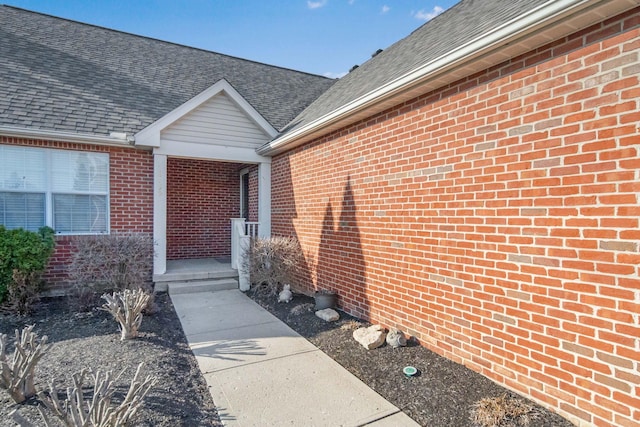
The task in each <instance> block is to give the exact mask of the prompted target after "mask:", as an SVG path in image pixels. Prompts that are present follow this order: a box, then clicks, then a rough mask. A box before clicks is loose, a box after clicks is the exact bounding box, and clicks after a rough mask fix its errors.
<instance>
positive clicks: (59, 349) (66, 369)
mask: <svg viewBox="0 0 640 427" xmlns="http://www.w3.org/2000/svg"><path fill="white" fill-rule="evenodd" d="M102 302H104V301H102ZM98 305H99V304H98ZM156 305H157V312H155V313H153V314H152V315H148V316H145V317H144V319H143V321H142V326H141V328H140V336H139V337H138V338H136V339H133V340H128V341H120V333H119V331H118V324H117V323H116V321H115V320H114V319H113V318H112V317H111V315H110V314H109V313H107V312H105V311H101V310H96V309H94V310H91V311H88V312H78V311H77V310H76V309H74V307H72V306H69V304H68V301H67V300H66V299H64V298H56V299H49V300H46V301H43V302H42V303H41V304H40V305H39V306H38V307H37V308H36V310H35V312H34V315H32V316H28V317H17V316H8V315H0V333H4V334H7V335H8V339H7V343H8V344H10V345H11V346H12V347H13V341H14V330H15V329H16V328H17V329H21V328H22V327H24V326H26V325H32V324H35V327H34V332H36V333H37V334H38V336H39V337H42V336H43V335H46V336H47V337H48V342H49V343H53V346H52V347H51V349H50V350H49V351H48V352H47V353H46V354H45V355H44V356H43V358H42V360H41V361H40V363H39V364H38V365H37V368H36V387H37V388H38V390H48V388H49V387H48V384H49V381H50V379H51V378H57V379H58V380H59V381H58V386H57V388H58V390H59V391H60V392H62V391H63V390H65V389H66V387H67V386H71V384H72V383H71V375H72V374H73V373H75V372H78V371H80V370H81V369H83V368H93V369H96V370H101V371H105V370H112V371H113V373H114V374H117V373H119V372H120V371H121V370H123V369H125V372H124V374H123V375H122V377H121V380H120V381H118V383H117V390H118V392H120V393H126V391H127V390H128V388H129V384H130V382H131V379H132V378H133V375H134V374H135V370H136V368H137V366H138V364H139V363H141V362H143V363H144V367H143V370H142V372H141V373H142V374H144V375H143V376H146V375H153V376H156V377H157V378H158V383H157V385H156V386H155V387H154V388H153V389H152V390H151V391H150V392H149V394H148V395H147V396H146V398H145V400H144V403H143V405H142V407H141V409H140V410H139V412H138V413H137V414H136V416H135V418H134V420H133V422H132V424H133V425H136V426H167V427H169V426H185V427H186V426H221V425H222V424H221V423H220V421H219V418H218V415H217V412H216V410H215V406H214V404H213V401H212V399H211V395H210V394H209V391H208V389H207V385H206V383H205V381H204V379H203V377H202V375H201V373H200V370H199V369H198V365H197V363H196V360H195V357H194V356H193V354H192V353H191V351H190V350H189V347H188V345H187V341H186V338H185V336H184V333H183V332H182V327H181V325H180V321H179V320H178V318H177V316H176V314H175V311H174V309H173V305H172V304H171V300H170V299H169V297H168V296H167V294H159V295H157V296H156ZM12 352H13V350H12V349H11V353H12ZM87 383H89V384H90V381H87ZM91 385H92V384H91ZM63 394H64V393H63ZM117 397H118V395H116V398H117ZM119 398H120V399H121V398H122V394H120V396H119ZM36 405H38V400H37V399H35V398H34V399H31V400H30V401H28V402H26V403H24V404H21V405H17V404H15V403H14V402H13V400H12V399H11V398H10V397H9V394H8V393H7V392H6V391H5V390H3V389H0V426H12V427H13V426H15V423H14V422H12V421H11V420H10V419H9V416H8V414H9V413H10V412H12V411H13V410H14V409H18V411H19V412H20V414H22V415H23V416H24V417H25V418H26V419H28V420H29V421H30V422H31V423H32V424H33V425H35V426H41V425H44V423H43V421H42V419H41V418H40V415H39V413H38V411H37V407H36ZM50 418H51V419H52V420H53V421H55V422H57V421H58V420H57V419H55V418H53V416H51V417H50ZM56 425H57V424H56ZM60 425H62V424H60Z"/></svg>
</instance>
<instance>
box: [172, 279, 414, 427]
mask: <svg viewBox="0 0 640 427" xmlns="http://www.w3.org/2000/svg"><path fill="white" fill-rule="evenodd" d="M171 300H172V301H173V304H174V306H175V309H176V311H177V313H178V316H179V317H180V322H181V323H182V328H183V329H184V332H185V334H186V336H187V340H188V341H189V346H190V347H191V349H192V351H193V353H194V354H195V356H196V359H197V360H198V364H199V366H200V369H201V371H202V373H203V375H204V378H205V380H206V381H207V384H208V385H209V388H210V390H211V395H212V396H213V401H214V403H215V405H216V407H217V408H218V413H219V414H220V418H221V420H222V422H223V423H224V424H225V425H227V426H283V425H292V426H364V425H368V426H376V427H384V426H416V425H418V424H416V423H415V422H414V421H413V420H412V419H411V418H409V417H408V416H407V415H405V414H404V413H403V412H401V411H400V410H399V409H398V408H396V407H395V406H393V405H392V404H391V403H389V402H387V401H386V400H385V399H383V398H382V397H381V396H380V395H379V394H377V393H376V392H374V391H373V390H371V389H370V388H369V387H367V386H366V385H365V384H364V383H363V382H361V381H360V380H359V379H357V378H356V377H355V376H353V375H352V374H351V373H350V372H348V371H347V370H345V369H344V368H343V367H342V366H340V365H339V364H338V363H337V362H335V361H334V360H333V359H331V358H330V357H329V356H327V355H325V354H324V353H323V352H322V351H320V350H318V349H317V348H316V347H315V346H313V345H312V344H311V343H309V342H308V341H307V340H306V339H304V338H303V337H302V336H300V335H298V334H297V333H296V332H295V331H293V330H292V329H291V328H289V327H288V326H287V325H285V324H284V323H282V322H281V321H280V320H278V319H277V318H276V317H274V316H273V315H271V313H269V312H267V311H266V310H264V309H263V308H262V307H260V306H259V305H258V304H256V303H255V302H253V301H252V300H251V299H250V298H248V297H247V296H246V295H244V294H243V293H242V292H240V291H238V290H227V291H218V292H200V293H192V294H179V295H172V296H171Z"/></svg>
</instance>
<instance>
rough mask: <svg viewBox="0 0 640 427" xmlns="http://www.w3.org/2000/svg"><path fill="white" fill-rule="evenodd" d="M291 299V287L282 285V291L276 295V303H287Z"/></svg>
mask: <svg viewBox="0 0 640 427" xmlns="http://www.w3.org/2000/svg"><path fill="white" fill-rule="evenodd" d="M292 299H293V294H292V293H291V285H284V286H283V287H282V291H280V294H279V295H278V302H289V301H291V300H292Z"/></svg>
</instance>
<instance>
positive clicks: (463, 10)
mask: <svg viewBox="0 0 640 427" xmlns="http://www.w3.org/2000/svg"><path fill="white" fill-rule="evenodd" d="M547 2H548V0H491V1H488V0H462V1H461V2H460V3H458V4H456V5H455V6H453V7H452V8H451V9H449V10H447V11H446V12H444V13H443V14H441V15H439V16H437V17H436V18H434V19H432V20H431V21H429V22H427V23H425V24H424V25H422V26H421V27H420V28H418V29H417V30H415V31H414V32H413V33H411V34H410V35H409V36H407V37H406V38H404V39H402V40H400V41H398V42H396V43H394V44H393V45H391V46H390V47H388V48H387V49H384V50H383V51H382V52H380V53H379V54H377V55H375V56H374V57H373V58H371V59H370V60H368V61H367V62H365V63H364V64H362V65H361V66H359V67H358V68H356V69H355V70H353V71H352V72H350V73H349V74H347V75H346V76H344V77H342V78H341V79H340V80H338V81H337V82H336V84H335V85H333V86H332V87H331V88H330V89H329V90H327V91H326V92H324V93H323V94H322V95H321V96H319V97H318V99H316V100H315V101H314V102H313V103H312V104H311V105H310V106H309V107H308V108H306V109H305V110H304V111H303V112H302V113H300V115H299V116H298V117H296V118H295V119H294V120H293V121H292V122H291V124H290V125H289V126H288V128H287V129H286V131H291V130H294V129H298V128H300V127H303V126H305V125H307V124H309V123H311V122H313V121H315V120H317V119H320V118H321V117H323V116H325V115H326V114H329V113H331V112H332V111H335V110H337V109H338V108H340V107H342V106H344V105H347V104H349V103H350V102H352V101H355V100H357V99H358V98H360V97H362V96H364V95H366V94H368V93H370V92H373V91H375V90H376V89H378V88H380V87H382V86H384V85H386V84H388V83H390V82H392V81H394V80H396V79H398V78H399V77H401V76H403V75H405V74H407V73H409V72H411V71H413V70H415V69H417V68H418V67H420V66H422V65H424V64H428V63H429V62H431V61H433V60H435V59H437V58H439V57H441V56H443V55H445V54H447V53H449V52H451V51H453V50H455V49H456V48H459V47H461V46H463V45H464V44H466V43H468V42H470V41H471V40H474V39H475V38H477V37H480V36H482V35H484V34H485V33H487V32H488V31H490V30H492V29H495V28H497V27H499V26H501V25H504V24H505V23H507V22H509V21H510V20H512V19H514V18H516V17H518V16H520V15H522V14H523V13H525V12H527V11H530V10H532V9H534V8H536V7H538V6H540V5H541V4H544V3H547Z"/></svg>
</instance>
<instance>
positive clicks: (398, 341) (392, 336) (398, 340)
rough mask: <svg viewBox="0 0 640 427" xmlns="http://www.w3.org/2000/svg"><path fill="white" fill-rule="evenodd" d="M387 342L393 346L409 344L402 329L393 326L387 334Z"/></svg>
mask: <svg viewBox="0 0 640 427" xmlns="http://www.w3.org/2000/svg"><path fill="white" fill-rule="evenodd" d="M387 344H388V345H390V346H391V347H393V348H398V347H404V346H405V345H407V338H406V337H405V336H404V333H403V332H402V331H401V330H399V329H396V328H391V329H389V333H388V334H387Z"/></svg>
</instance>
